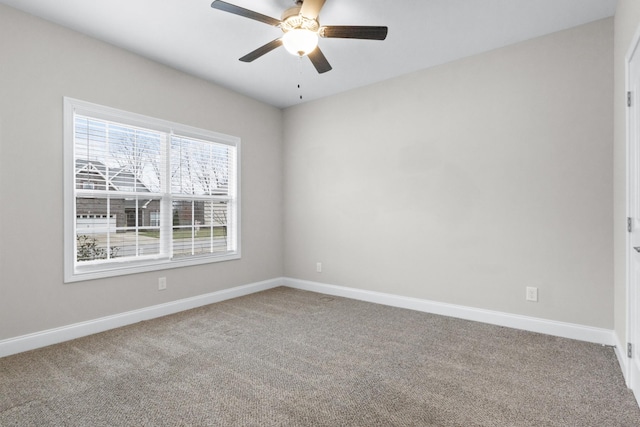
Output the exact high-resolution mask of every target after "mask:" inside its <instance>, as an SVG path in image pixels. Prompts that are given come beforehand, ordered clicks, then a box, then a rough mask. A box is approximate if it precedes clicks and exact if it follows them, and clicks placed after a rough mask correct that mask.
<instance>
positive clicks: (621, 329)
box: [613, 0, 640, 343]
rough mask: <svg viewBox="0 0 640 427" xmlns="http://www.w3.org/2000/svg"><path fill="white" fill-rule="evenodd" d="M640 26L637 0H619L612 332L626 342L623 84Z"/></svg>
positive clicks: (615, 90) (639, 11) (617, 12)
mask: <svg viewBox="0 0 640 427" xmlns="http://www.w3.org/2000/svg"><path fill="white" fill-rule="evenodd" d="M639 28H640V2H639V1H638V0H618V6H617V8H616V16H615V89H614V99H613V102H614V104H613V110H614V114H615V119H614V134H615V142H614V159H613V166H614V224H613V230H614V242H615V243H614V254H615V255H614V256H615V332H616V335H617V337H618V340H619V341H620V343H625V342H626V339H627V337H626V334H627V307H628V302H627V296H626V282H625V275H626V270H625V269H626V264H625V257H626V247H625V245H626V243H625V242H626V228H625V221H626V216H627V209H626V188H627V182H626V170H627V165H626V121H625V120H626V116H625V115H626V92H625V91H626V88H625V67H626V63H625V56H626V54H627V51H628V50H629V47H630V46H631V43H632V39H633V36H634V35H635V33H636V31H637V30H638V29H639Z"/></svg>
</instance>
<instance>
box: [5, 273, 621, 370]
mask: <svg viewBox="0 0 640 427" xmlns="http://www.w3.org/2000/svg"><path fill="white" fill-rule="evenodd" d="M278 286H288V287H290V288H295V289H302V290H307V291H313V292H318V293H323V294H328V295H335V296H341V297H345V298H352V299H356V300H361V301H368V302H373V303H377V304H384V305H389V306H394V307H401V308H407V309H411V310H417V311H423V312H426V313H433V314H439V315H443V316H450V317H456V318H460V319H466V320H473V321H476V322H483V323H489V324H492V325H499V326H506V327H509V328H515V329H521V330H525V331H531V332H539V333H543V334H548V335H554V336H559V337H564V338H571V339H576V340H580V341H587V342H593V343H598V344H605V345H611V346H615V347H616V355H617V357H618V362H619V363H620V366H621V368H622V371H623V373H625V374H626V369H625V367H626V357H625V356H626V354H625V352H624V351H623V350H624V347H622V346H621V344H620V343H619V342H618V340H617V337H616V336H615V334H614V332H613V331H612V330H608V329H602V328H594V327H590V326H583V325H576V324H573V323H564V322H556V321H552V320H545V319H539V318H535V317H527V316H520V315H516V314H509V313H503V312H498V311H491V310H484V309H478V308H472V307H465V306H460V305H454V304H446V303H441V302H435V301H429V300H423V299H418V298H411V297H404V296H399V295H393V294H387V293H382V292H374V291H367V290H362V289H355V288H347V287H344V286H336V285H329V284H325V283H318V282H311V281H306V280H299V279H292V278H288V277H284V278H275V279H271V280H266V281H263V282H256V283H252V284H248V285H244V286H237V287H234V288H231V289H225V290H222V291H217V292H212V293H209V294H205V295H199V296H196V297H191V298H185V299H181V300H177V301H171V302H168V303H165V304H159V305H155V306H151V307H146V308H142V309H139V310H133V311H128V312H126V313H120V314H116V315H113V316H107V317H101V318H99V319H94V320H89V321H86V322H80V323H75V324H72V325H67V326H62V327H59V328H54V329H48V330H45V331H40V332H35V333H32V334H28V335H22V336H19V337H15V338H9V339H5V340H2V341H0V357H4V356H9V355H12V354H16V353H21V352H23V351H28V350H33V349H36V348H40V347H45V346H48V345H52V344H57V343H61V342H64V341H69V340H72V339H75V338H80V337H84V336H87V335H91V334H95V333H99V332H104V331H107V330H110V329H114V328H119V327H122V326H127V325H131V324H133V323H137V322H141V321H143V320H149V319H155V318H157V317H162V316H166V315H169V314H174V313H178V312H180V311H184V310H189V309H192V308H197V307H201V306H204V305H208V304H213V303H216V302H220V301H225V300H228V299H232V298H237V297H241V296H244V295H249V294H252V293H256V292H260V291H264V290H267V289H271V288H275V287H278Z"/></svg>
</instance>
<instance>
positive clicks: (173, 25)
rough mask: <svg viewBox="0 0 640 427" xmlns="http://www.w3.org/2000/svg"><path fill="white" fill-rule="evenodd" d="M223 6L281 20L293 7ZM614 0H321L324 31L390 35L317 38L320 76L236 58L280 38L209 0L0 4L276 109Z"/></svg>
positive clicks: (303, 67) (279, 63)
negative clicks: (383, 29) (375, 28)
mask: <svg viewBox="0 0 640 427" xmlns="http://www.w3.org/2000/svg"><path fill="white" fill-rule="evenodd" d="M226 1H227V2H228V3H233V4H235V5H238V6H241V7H244V8H247V9H251V10H255V11H256V12H259V13H261V14H264V15H268V16H271V17H274V18H277V19H280V15H281V13H282V11H283V10H284V9H286V8H288V7H291V6H293V4H294V2H293V0H261V1H258V0H226ZM616 2H617V0H404V1H398V0H327V2H326V3H325V6H324V8H323V9H322V12H321V14H320V19H319V21H320V23H321V25H386V26H388V27H389V34H388V36H387V39H386V40H385V41H369V40H351V39H320V47H321V48H322V51H323V53H324V54H325V56H326V57H327V59H328V60H329V62H330V63H331V65H332V66H333V70H331V71H329V72H327V73H325V74H321V75H320V74H318V73H317V72H316V71H315V69H314V68H313V66H312V65H311V62H310V61H309V60H308V58H302V59H298V58H296V57H294V56H292V55H290V54H288V53H287V52H286V51H285V50H284V48H282V47H281V48H278V49H277V50H275V51H272V52H270V53H268V54H267V55H265V56H263V57H261V58H259V59H257V60H256V61H254V62H252V63H243V62H240V61H238V58H240V57H241V56H243V55H245V54H247V53H249V52H251V51H252V50H254V49H255V48H257V47H259V46H261V45H263V44H265V43H267V42H269V41H271V40H273V39H275V38H278V37H280V35H281V34H282V32H281V31H280V30H279V29H278V28H275V27H272V26H269V25H266V24H263V23H261V22H258V21H254V20H251V19H247V18H243V17H240V16H237V15H233V14H230V13H226V12H222V11H220V10H215V9H212V8H211V6H210V5H211V0H56V1H50V0H0V3H4V4H6V5H9V6H12V7H14V8H16V9H20V10H23V11H25V12H28V13H31V14H33V15H37V16H40V17H42V18H44V19H47V20H50V21H53V22H56V23H58V24H60V25H63V26H65V27H68V28H71V29H74V30H76V31H79V32H81V33H84V34H87V35H90V36H92V37H95V38H97V39H100V40H104V41H106V42H108V43H111V44H114V45H116V46H120V47H122V48H124V49H127V50H129V51H132V52H135V53H137V54H139V55H142V56H144V57H147V58H150V59H153V60H155V61H157V62H160V63H163V64H166V65H169V66H171V67H173V68H176V69H178V70H182V71H184V72H187V73H189V74H193V75H195V76H198V77H201V78H203V79H206V80H209V81H211V82H214V83H216V84H219V85H221V86H225V87H228V88H230V89H232V90H235V91H237V92H240V93H243V94H245V95H247V96H250V97H252V98H255V99H258V100H261V101H264V102H266V103H269V104H271V105H274V106H277V107H281V108H283V107H288V106H291V105H295V104H298V103H300V102H305V101H310V100H313V99H317V98H322V97H324V96H328V95H332V94H336V93H339V92H343V91H346V90H349V89H352V88H356V87H360V86H364V85H367V84H371V83H374V82H378V81H382V80H386V79H389V78H392V77H395V76H399V75H402V74H406V73H409V72H412V71H416V70H420V69H423V68H427V67H431V66H434V65H438V64H443V63H446V62H449V61H453V60H455V59H459V58H462V57H465V56H469V55H474V54H478V53H481V52H486V51H488V50H492V49H496V48H499V47H502V46H506V45H509V44H513V43H517V42H519V41H523V40H527V39H530V38H533V37H538V36H541V35H544V34H548V33H552V32H555V31H559V30H563V29H566V28H570V27H574V26H577V25H580V24H584V23H587V22H591V21H595V20H598V19H601V18H606V17H609V16H613V14H614V13H615V8H616ZM298 84H299V85H300V89H298ZM300 95H302V97H303V99H302V100H300V99H299V97H300Z"/></svg>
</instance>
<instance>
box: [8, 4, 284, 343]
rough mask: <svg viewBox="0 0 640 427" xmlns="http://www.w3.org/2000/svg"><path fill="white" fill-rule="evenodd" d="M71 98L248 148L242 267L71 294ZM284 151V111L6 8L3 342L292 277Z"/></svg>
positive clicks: (124, 281)
mask: <svg viewBox="0 0 640 427" xmlns="http://www.w3.org/2000/svg"><path fill="white" fill-rule="evenodd" d="M63 96H69V97H73V98H78V99H82V100H85V101H89V102H94V103H98V104H102V105H107V106H110V107H114V108H120V109H123V110H127V111H132V112H135V113H139V114H145V115H149V116H153V117H157V118H161V119H166V120H171V121H174V122H179V123H184V124H186V125H191V126H196V127H200V128H204V129H210V130H213V131H217V132H223V133H226V134H230V135H235V136H239V137H240V138H242V208H243V210H242V259H241V260H239V261H228V262H223V263H216V264H209V265H203V266H197V267H188V268H180V269H175V270H164V271H161V272H158V273H146V274H136V275H130V276H123V277H117V278H110V279H104V280H94V281H89V282H80V283H73V284H66V285H65V284H63V274H62V266H63V253H62V236H63V235H62V224H63V218H62V210H63V209H62V208H63V207H62V163H63V162H62V98H63ZM281 152H282V111H281V110H279V109H277V108H274V107H270V106H267V105H264V104H262V103H259V102H257V101H254V100H251V99H249V98H246V97H243V96H240V95H238V94H235V93H233V92H230V91H228V90H225V89H222V88H220V87H217V86H214V85H212V84H210V83H207V82H204V81H202V80H199V79H196V78H193V77H190V76H188V75H186V74H183V73H180V72H178V71H175V70H173V69H170V68H167V67H164V66H161V65H158V64H157V63H154V62H151V61H147V60H145V59H142V58H141V57H139V56H136V55H134V54H131V53H127V52H125V51H123V50H120V49H117V48H115V47H113V46H110V45H107V44H104V43H101V42H98V41H96V40H94V39H91V38H88V37H85V36H82V35H79V34H77V33H74V32H72V31H69V30H66V29H63V28H61V27H59V26H57V25H53V24H50V23H47V22H45V21H42V20H39V19H37V18H34V17H31V16H29V15H26V14H23V13H21V12H17V11H15V10H14V9H11V8H8V7H6V6H3V5H0V195H1V196H0V224H1V228H0V233H1V234H0V339H4V338H9V337H15V336H19V335H23V334H27V333H30V332H35V331H41V330H45V329H49V328H54V327H57V326H62V325H68V324H72V323H75V322H80V321H85V320H90V319H95V318H98V317H102V316H106V315H112V314H117V313H121V312H125V311H129V310H133V309H137V308H141V307H148V306H151V305H155V304H160V303H163V302H168V301H172V300H177V299H181V298H185V297H190V296H195V295H201V294H205V293H208V292H213V291H216V290H221V289H225V288H230V287H233V286H238V285H243V284H247V283H252V282H257V281H261V280H266V279H271V278H275V277H280V276H282V272H283V261H282V235H283V230H282V154H281ZM160 276H166V277H167V281H168V288H167V290H166V291H162V292H158V290H157V287H158V285H157V281H158V277H160Z"/></svg>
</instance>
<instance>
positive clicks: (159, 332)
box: [0, 288, 640, 427]
mask: <svg viewBox="0 0 640 427" xmlns="http://www.w3.org/2000/svg"><path fill="white" fill-rule="evenodd" d="M0 426H3V427H5V426H6V427H8V426H92V427H98V426H443V427H444V426H563V427H564V426H598V427H601V426H608V427H612V426H625V427H631V426H640V409H639V408H638V406H637V405H636V402H635V400H634V398H633V395H632V393H631V392H630V391H629V390H628V389H627V388H626V387H625V385H624V382H623V378H622V375H621V372H620V367H619V365H618V363H617V360H616V357H615V354H614V351H613V349H612V348H610V347H604V346H601V345H596V344H590V343H585V342H580V341H574V340H569V339H564V338H557V337H552V336H547V335H542V334H536V333H531V332H524V331H519V330H515V329H509V328H503V327H498V326H492V325H486V324H482V323H476V322H470V321H465V320H460V319H454V318H449V317H444V316H437V315H432V314H427V313H421V312H416V311H411V310H405V309H400V308H394V307H388V306H383V305H377V304H371V303H366V302H361V301H355V300H350V299H346V298H338V297H332V296H327V295H322V294H317V293H312V292H305V291H300V290H294V289H289V288H275V289H272V290H268V291H265V292H260V293H257V294H253V295H249V296H246V297H242V298H237V299H234V300H230V301H225V302H221V303H217V304H213V305H209V306H206V307H201V308H198V309H194V310H189V311H186V312H182V313H178V314H175V315H171V316H167V317H163V318H159V319H154V320H151V321H147V322H141V323H138V324H135V325H131V326H128V327H124V328H120V329H115V330H111V331H107V332H103V333H100V334H96V335H92V336H89V337H85V338H81V339H77V340H73V341H69V342H66V343H62V344H58V345H54V346H50V347H46V348H42V349H38V350H34V351H29V352H25V353H21V354H17V355H14V356H9V357H5V358H2V359H0Z"/></svg>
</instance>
